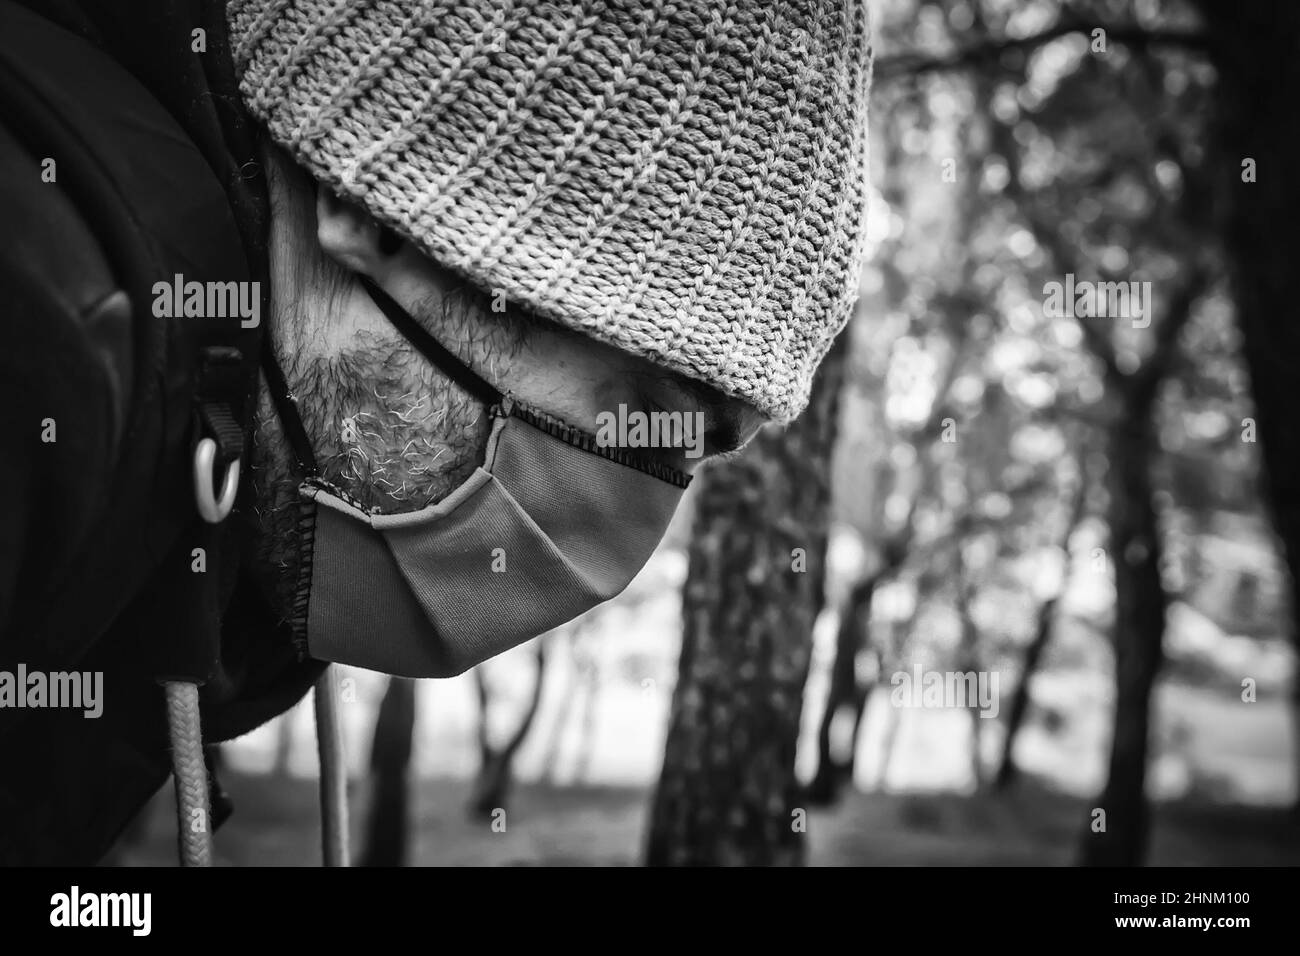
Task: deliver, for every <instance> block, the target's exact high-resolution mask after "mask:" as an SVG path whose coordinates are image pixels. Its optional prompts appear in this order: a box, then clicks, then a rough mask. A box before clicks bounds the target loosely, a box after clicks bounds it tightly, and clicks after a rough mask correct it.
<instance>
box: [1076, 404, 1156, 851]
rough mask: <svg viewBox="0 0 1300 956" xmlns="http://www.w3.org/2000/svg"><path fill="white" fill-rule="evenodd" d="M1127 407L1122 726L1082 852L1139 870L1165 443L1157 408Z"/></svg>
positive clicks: (1118, 511) (1118, 636)
mask: <svg viewBox="0 0 1300 956" xmlns="http://www.w3.org/2000/svg"><path fill="white" fill-rule="evenodd" d="M1127 397H1131V395H1130V396H1127ZM1125 407H1126V408H1129V409H1131V415H1130V417H1128V418H1124V419H1121V420H1120V421H1118V422H1117V423H1116V424H1115V425H1114V426H1112V431H1111V434H1110V436H1109V437H1110V449H1109V455H1108V458H1109V470H1108V473H1107V477H1108V479H1109V491H1110V508H1109V518H1110V535H1111V539H1110V558H1111V561H1112V563H1113V565H1114V568H1115V632H1114V644H1115V691H1116V696H1115V728H1114V732H1113V736H1112V740H1111V751H1110V769H1109V775H1108V777H1107V781H1106V788H1105V790H1104V791H1103V792H1102V795H1101V800H1100V803H1099V804H1098V807H1099V808H1100V809H1102V810H1104V811H1105V821H1104V825H1105V829H1104V830H1101V831H1100V832H1097V831H1096V830H1095V829H1094V827H1095V826H1096V824H1094V822H1093V817H1092V816H1090V818H1089V825H1088V828H1087V831H1086V832H1085V836H1084V840H1083V849H1082V862H1083V864H1084V865H1087V866H1137V865H1139V864H1141V862H1142V860H1143V858H1144V856H1145V854H1146V845H1147V815H1148V811H1147V802H1146V794H1145V783H1146V765H1147V750H1148V744H1149V738H1150V705H1151V690H1152V687H1153V686H1154V685H1155V679H1156V675H1157V673H1158V672H1159V670H1160V663H1161V660H1162V656H1163V650H1162V644H1163V638H1164V629H1165V593H1164V588H1163V586H1162V583H1161V580H1160V538H1159V534H1158V529H1157V527H1156V514H1155V508H1154V505H1153V502H1152V496H1151V493H1152V488H1151V476H1150V468H1151V462H1150V455H1151V452H1152V450H1153V449H1154V448H1156V447H1158V446H1157V440H1156V436H1155V431H1154V429H1153V428H1152V427H1151V408H1150V405H1149V404H1148V403H1145V402H1134V403H1132V404H1129V403H1128V402H1126V403H1125Z"/></svg>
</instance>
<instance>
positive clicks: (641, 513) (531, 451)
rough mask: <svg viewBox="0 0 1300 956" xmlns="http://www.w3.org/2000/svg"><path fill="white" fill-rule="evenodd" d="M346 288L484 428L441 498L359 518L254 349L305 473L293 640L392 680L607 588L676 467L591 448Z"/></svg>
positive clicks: (492, 643) (506, 639)
mask: <svg viewBox="0 0 1300 956" xmlns="http://www.w3.org/2000/svg"><path fill="white" fill-rule="evenodd" d="M362 284H363V285H364V286H365V287H366V291H367V292H369V294H370V296H371V298H372V299H374V301H375V304H376V305H377V306H378V307H379V308H380V310H381V311H382V312H383V313H384V315H385V316H386V317H387V318H388V320H389V321H390V322H392V323H393V325H394V326H395V327H396V328H397V330H398V331H399V332H400V333H401V334H402V335H403V336H404V337H405V338H406V339H407V340H408V341H409V342H410V343H411V344H412V345H413V346H415V348H416V349H418V350H419V351H420V352H421V354H423V355H424V357H425V358H427V359H428V360H429V361H430V362H432V363H433V364H434V365H435V366H436V367H438V368H439V369H440V370H441V371H442V372H443V373H444V374H446V375H447V376H448V377H449V378H451V379H452V381H454V382H455V383H456V384H457V385H459V386H460V387H461V388H463V389H465V390H466V391H467V392H469V393H470V394H471V395H473V396H474V397H475V398H477V399H479V400H480V401H482V402H483V403H484V404H485V405H486V406H487V407H488V408H489V414H490V417H491V431H490V435H489V438H488V443H487V452H486V455H485V457H484V461H483V464H482V465H481V466H479V468H478V469H477V470H475V472H474V474H473V475H471V476H470V477H469V478H468V479H467V480H466V481H465V482H464V484H462V485H460V486H459V487H458V488H457V489H456V490H455V491H453V492H452V493H451V494H450V495H449V496H447V497H446V498H445V499H443V500H442V501H439V502H438V503H436V504H432V505H429V506H427V507H426V508H424V509H422V510H420V511H415V512H410V513H406V514H371V513H369V512H367V511H366V510H365V509H363V508H362V507H360V506H359V504H358V503H357V502H356V501H355V500H353V499H352V498H351V497H350V496H349V495H347V494H346V493H345V492H343V491H342V490H340V489H338V488H336V487H334V486H333V485H331V484H330V483H329V482H327V481H325V480H324V479H322V478H321V477H320V475H319V473H318V470H317V466H316V459H315V455H314V454H313V452H312V449H311V444H310V442H309V441H308V438H307V433H306V430H305V429H304V428H303V425H302V420H301V418H300V417H299V415H298V411H297V409H296V407H295V406H294V404H293V401H292V399H290V398H289V397H288V388H287V385H286V383H285V380H284V376H283V373H282V372H281V371H280V368H279V366H278V364H277V363H276V362H275V361H274V358H273V356H271V353H270V347H269V345H268V347H267V358H268V360H267V361H265V362H264V363H263V365H264V369H265V372H266V377H267V383H268V386H269V387H270V390H271V394H272V396H273V397H274V399H275V402H276V407H277V409H278V411H279V415H280V419H281V421H282V423H283V424H284V429H285V434H286V436H287V437H288V439H289V441H290V444H291V446H292V448H293V450H294V454H295V456H296V457H297V459H298V464H299V467H300V468H301V469H302V472H303V474H304V475H305V480H304V481H303V483H302V485H301V486H300V488H299V495H300V500H301V503H302V509H303V520H302V522H301V530H302V534H303V540H302V555H303V566H302V568H301V570H300V574H301V577H300V579H299V581H300V586H299V589H298V601H297V606H296V607H295V613H294V618H295V620H294V633H295V639H296V640H297V641H298V646H299V649H300V650H302V651H305V652H306V653H307V654H310V656H312V657H315V658H318V659H320V660H325V661H333V662H336V663H340V664H351V665H354V666H357V667H364V668H368V669H370V670H376V671H383V672H384V673H387V674H395V675H397V676H400V677H446V676H451V675H454V674H459V673H461V672H462V671H464V670H466V669H467V668H470V667H473V666H474V665H475V664H478V663H480V662H482V661H484V660H487V659H488V658H490V657H493V656H494V655H496V654H499V653H501V652H502V651H504V650H507V649H509V648H511V647H514V646H515V645H517V644H520V643H522V642H524V641H526V640H528V639H529V638H532V637H536V636H537V635H538V634H542V633H544V632H545V631H548V630H550V629H551V628H553V627H557V626H559V625H560V624H563V623H565V622H566V621H570V620H572V619H573V618H575V617H577V616H578V615H580V614H582V613H584V612H586V611H588V610H590V609H591V608H593V607H595V606H596V605H597V604H600V603H601V602H602V601H607V600H609V599H610V598H612V597H614V596H615V595H617V594H619V593H620V592H621V591H622V590H623V589H624V588H625V587H627V585H628V583H629V582H630V581H631V580H632V578H633V577H635V575H636V574H637V572H638V571H640V570H641V568H642V567H643V566H644V565H645V563H646V561H647V560H648V559H649V558H650V554H651V552H653V551H654V549H655V546H656V545H657V544H658V543H659V541H660V539H661V538H662V537H663V534H664V531H665V530H667V527H668V522H669V520H670V519H671V518H672V515H673V512H674V511H676V509H677V505H678V502H679V501H680V500H681V496H682V492H683V491H684V490H685V488H686V486H687V485H688V484H689V483H690V476H689V475H686V474H684V473H682V472H679V471H675V470H673V469H670V468H666V467H663V466H660V465H656V464H654V463H651V462H646V461H643V460H640V459H638V458H637V457H636V456H634V455H632V454H629V453H628V452H626V451H625V450H621V449H616V448H602V447H600V446H599V445H598V444H597V442H596V439H595V437H594V436H593V435H590V434H589V433H587V432H584V431H581V430H579V429H577V428H573V427H571V426H569V425H567V424H565V423H564V422H562V421H559V420H558V419H555V418H552V417H551V416H549V415H546V414H545V413H543V412H540V411H538V410H536V409H532V408H529V407H527V406H525V405H523V404H521V403H520V402H518V401H517V400H515V399H514V398H513V397H511V396H508V395H503V394H502V393H501V392H499V391H498V390H497V389H496V388H495V387H494V386H493V385H491V384H490V383H488V382H487V381H485V380H484V379H482V378H481V377H479V375H478V374H477V373H476V372H474V371H473V370H472V369H470V368H469V367H468V366H467V365H465V364H464V363H463V362H461V361H460V359H458V358H457V357H456V356H454V355H453V354H452V353H451V352H449V351H448V350H447V349H445V348H444V347H443V346H442V345H441V344H439V343H438V341H437V340H436V339H434V338H433V336H431V335H430V334H429V333H428V332H426V331H425V330H424V328H423V327H422V326H421V325H419V323H418V322H416V320H415V319H414V318H413V317H411V316H410V315H409V314H408V313H406V312H405V311H404V310H403V309H402V308H401V306H399V305H398V304H397V303H396V302H394V301H393V300H392V299H391V298H389V296H388V295H387V294H386V293H385V292H384V291H383V290H382V289H380V288H379V287H378V286H376V285H374V284H373V283H372V282H370V280H369V279H366V278H363V279H362ZM268 338H269V337H268Z"/></svg>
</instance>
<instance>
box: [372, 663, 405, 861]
mask: <svg viewBox="0 0 1300 956" xmlns="http://www.w3.org/2000/svg"><path fill="white" fill-rule="evenodd" d="M414 730H415V681H413V680H407V679H406V678H404V677H392V678H389V680H388V689H387V690H386V691H385V692H384V699H383V701H381V702H380V704H379V714H378V716H377V717H376V718H375V735H374V740H373V742H372V743H371V745H370V793H371V797H370V808H369V813H368V814H367V816H366V830H365V832H366V838H365V841H366V842H365V845H364V848H363V850H362V853H361V859H360V865H361V866H405V865H406V862H407V858H408V855H409V851H410V843H411V839H410V833H411V821H410V809H409V804H410V799H409V795H408V794H409V790H410V784H409V781H408V780H407V777H408V774H409V770H410V765H411V742H412V737H413V736H414Z"/></svg>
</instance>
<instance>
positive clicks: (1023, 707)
mask: <svg viewBox="0 0 1300 956" xmlns="http://www.w3.org/2000/svg"><path fill="white" fill-rule="evenodd" d="M1058 600H1059V599H1058V598H1051V599H1050V600H1048V601H1045V602H1044V603H1043V605H1042V607H1040V608H1039V609H1038V628H1037V630H1035V631H1034V639H1033V640H1032V641H1030V642H1029V646H1028V647H1026V648H1025V656H1024V659H1023V660H1022V661H1021V666H1020V683H1018V684H1017V685H1016V693H1015V696H1014V697H1012V699H1011V710H1010V711H1008V713H1007V732H1006V736H1005V737H1004V738H1003V740H1002V761H1001V763H1000V764H998V773H997V776H996V777H995V778H994V780H993V787H994V789H996V790H1005V789H1007V787H1009V786H1010V785H1011V782H1012V781H1013V780H1015V779H1016V777H1017V776H1019V774H1020V771H1019V769H1018V768H1017V767H1016V760H1015V756H1014V748H1015V744H1016V737H1017V736H1018V735H1019V734H1020V726H1021V724H1023V723H1024V721H1025V714H1026V713H1027V712H1028V710H1029V685H1030V683H1031V682H1032V680H1033V677H1034V674H1035V673H1037V671H1038V663H1039V661H1040V660H1042V657H1043V651H1045V650H1046V649H1047V644H1048V642H1049V641H1050V640H1051V638H1052V621H1053V619H1054V618H1055V617H1056V604H1057V601H1058Z"/></svg>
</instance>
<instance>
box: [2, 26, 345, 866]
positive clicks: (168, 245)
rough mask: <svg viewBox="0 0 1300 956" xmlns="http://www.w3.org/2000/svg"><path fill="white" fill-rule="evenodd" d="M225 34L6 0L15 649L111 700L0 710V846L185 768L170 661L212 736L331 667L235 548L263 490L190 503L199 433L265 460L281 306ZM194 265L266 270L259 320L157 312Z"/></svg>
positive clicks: (218, 271)
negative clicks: (267, 363) (251, 438)
mask: <svg viewBox="0 0 1300 956" xmlns="http://www.w3.org/2000/svg"><path fill="white" fill-rule="evenodd" d="M195 31H202V33H196V32H195ZM225 33H226V31H225V24H224V11H223V9H222V3H220V2H207V0H81V2H77V0H24V2H21V3H20V2H16V0H0V223H2V224H3V229H4V243H3V247H2V248H0V303H2V304H0V308H2V309H3V312H2V313H0V315H3V318H2V319H0V322H3V335H0V408H3V409H5V412H6V416H7V423H6V424H7V427H6V432H7V434H6V438H7V441H6V446H7V448H6V451H7V453H6V454H5V455H4V463H3V468H0V502H3V504H2V505H0V507H3V509H4V512H3V514H2V515H0V671H9V672H11V673H14V672H16V669H17V667H18V665H20V664H21V665H23V666H24V667H25V668H26V669H27V671H28V672H31V671H44V672H51V671H80V672H94V671H100V672H102V673H103V675H104V676H103V697H104V701H103V710H102V716H100V717H99V718H97V719H89V718H86V717H84V716H83V714H82V712H81V711H77V710H67V709H65V710H55V709H44V708H35V709H33V708H27V709H21V710H20V709H14V708H0V863H3V864H21V863H43V864H45V863H69V864H79V863H91V862H94V861H96V860H98V859H99V858H100V857H102V856H103V854H104V853H105V852H106V851H107V850H108V849H109V847H110V846H111V844H112V842H113V841H114V839H115V838H116V836H117V835H118V834H119V833H120V832H121V831H122V829H123V828H124V827H125V825H126V824H127V823H128V822H129V821H130V819H131V817H132V816H133V815H134V813H135V812H136V811H137V810H138V809H139V808H140V807H141V806H142V805H143V804H144V803H145V802H146V801H147V800H148V799H149V797H150V796H151V795H152V794H153V793H154V792H155V791H156V790H157V789H158V788H159V787H160V786H161V785H162V784H163V783H164V782H165V781H166V780H167V777H168V774H169V772H170V763H169V759H170V758H169V754H168V750H167V735H166V721H165V714H164V710H163V695H162V691H161V689H160V686H159V681H161V680H163V679H177V678H180V679H188V680H194V681H196V682H199V683H201V684H202V691H201V695H202V696H201V700H202V713H203V727H204V739H205V740H206V741H209V742H215V741H220V740H225V739H229V738H231V737H235V736H238V735H240V734H243V733H246V732H248V731H249V730H251V729H253V728H254V727H256V726H258V725H259V724H261V723H263V722H265V721H266V720H269V719H270V718H272V717H274V716H275V715H277V714H279V713H281V712H283V711H284V710H286V709H287V708H288V707H290V706H292V705H293V704H294V703H295V702H296V701H297V700H298V699H299V698H301V696H302V695H303V694H304V693H305V692H306V690H307V689H308V688H309V687H310V686H311V683H312V681H313V680H314V679H315V678H316V677H317V676H318V675H319V673H320V672H321V668H322V666H323V665H321V664H319V663H317V662H313V661H302V660H299V658H298V656H297V654H296V653H295V651H294V650H293V646H292V643H291V642H290V639H289V635H288V633H287V631H286V629H284V628H283V627H281V626H280V625H279V624H278V622H277V621H276V619H275V617H274V615H273V614H272V613H271V611H270V609H269V608H268V607H267V606H266V605H265V604H264V602H262V601H261V599H260V597H259V596H258V594H257V592H256V590H255V589H254V588H253V587H252V586H251V584H250V583H249V581H248V580H247V577H246V572H245V570H244V569H242V568H241V567H240V565H239V560H238V556H239V538H240V535H241V534H244V533H246V530H245V524H244V521H243V520H242V518H241V515H245V514H247V511H248V503H247V501H246V500H245V499H244V495H243V494H242V493H241V497H240V502H239V506H238V507H237V508H236V511H235V513H234V514H233V515H232V516H231V517H230V518H228V519H227V520H226V521H224V522H222V523H221V524H219V525H212V524H208V523H206V522H204V521H203V520H202V519H201V518H200V517H199V515H198V512H197V510H196V507H195V503H194V490H193V488H194V485H193V477H192V474H193V456H194V451H195V447H196V444H197V442H198V441H199V440H200V439H201V438H203V437H213V438H214V439H215V440H217V441H218V447H219V449H220V457H221V462H220V463H221V464H224V463H227V462H229V461H230V460H233V459H234V458H235V457H239V458H241V460H243V461H244V462H245V463H246V462H247V453H248V434H249V427H250V422H251V416H252V411H253V399H254V395H255V387H256V382H257V366H258V357H259V352H260V350H261V349H262V348H263V346H264V342H263V339H264V334H265V332H266V326H267V323H268V321H269V319H270V314H271V312H270V307H269V295H270V285H269V281H268V269H267V254H266V235H267V223H268V205H267V198H266V185H265V178H264V176H263V173H262V170H261V168H260V165H259V164H258V162H257V152H256V140H255V130H254V129H253V128H252V127H251V126H250V124H249V122H248V120H247V118H246V116H245V114H244V112H243V109H242V106H241V105H240V101H239V98H238V93H237V90H236V85H235V78H234V73H233V67H232V64H231V60H230V54H229V51H228V48H227V43H226V36H225ZM50 161H52V162H50ZM51 180H52V181H51ZM177 274H180V275H182V276H183V277H184V279H185V280H186V281H191V280H192V281H199V282H208V281H218V282H230V281H236V282H252V281H257V282H259V283H260V290H261V294H262V308H261V318H262V321H261V323H260V325H259V326H258V327H256V328H252V329H245V328H243V327H242V325H241V323H240V321H239V318H238V316H235V317H232V318H227V319H221V318H215V317H188V318H186V317H177V318H158V317H155V314H154V312H155V310H154V308H153V305H154V298H155V296H154V291H153V290H154V285H155V283H158V282H160V281H163V282H171V281H172V280H173V277H174V276H175V275H177ZM51 423H52V424H53V431H51V428H50V426H51ZM51 438H53V440H50V439H51ZM244 486H245V488H247V486H248V482H244ZM197 549H202V561H198V560H196V557H197V556H198V555H199V551H198V550H197ZM203 564H206V570H202V571H200V570H196V568H199V567H201V566H202V565H203ZM218 822H219V821H218Z"/></svg>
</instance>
